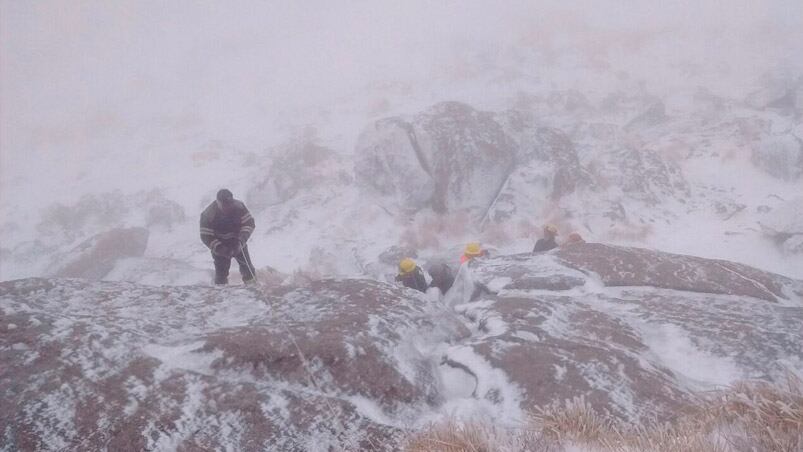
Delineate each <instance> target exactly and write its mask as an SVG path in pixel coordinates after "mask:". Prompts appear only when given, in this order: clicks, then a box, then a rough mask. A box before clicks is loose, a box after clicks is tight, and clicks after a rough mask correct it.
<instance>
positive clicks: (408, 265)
mask: <svg viewBox="0 0 803 452" xmlns="http://www.w3.org/2000/svg"><path fill="white" fill-rule="evenodd" d="M396 282H400V283H402V284H403V285H404V287H409V288H410V289H415V290H417V291H419V292H426V291H427V279H426V278H425V277H424V272H423V271H421V268H420V267H419V266H418V265H416V263H415V261H414V260H412V259H410V258H409V257H405V258H404V259H402V260H401V262H399V274H398V275H396Z"/></svg>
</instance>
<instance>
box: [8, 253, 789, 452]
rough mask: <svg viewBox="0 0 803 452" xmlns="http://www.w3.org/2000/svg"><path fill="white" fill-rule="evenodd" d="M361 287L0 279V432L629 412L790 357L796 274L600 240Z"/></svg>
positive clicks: (373, 428)
mask: <svg viewBox="0 0 803 452" xmlns="http://www.w3.org/2000/svg"><path fill="white" fill-rule="evenodd" d="M428 295H429V294H427V295H424V294H420V293H418V292H416V291H413V290H409V289H405V288H401V287H397V286H393V285H389V284H385V283H381V282H377V281H372V280H368V279H324V280H308V281H306V282H303V283H299V282H296V283H288V284H287V285H277V286H275V287H273V288H267V287H227V288H217V287H201V286H184V287H153V286H142V285H137V284H130V283H121V282H90V281H86V280H83V281H82V280H75V279H69V280H59V279H50V280H48V279H27V280H17V281H10V282H3V283H0V362H3V363H4V367H3V369H2V371H0V402H2V406H4V407H12V409H6V410H0V424H2V425H4V426H10V427H6V428H5V429H4V430H0V444H3V445H10V448H11V449H13V450H17V449H19V450H33V449H48V448H52V449H81V450H96V449H103V448H108V449H110V450H111V449H114V450H119V449H132V448H133V449H137V450H139V449H149V450H154V449H159V450H161V449H168V448H170V449H177V450H196V449H197V450H217V449H233V450H251V449H254V450H261V449H277V450H310V449H318V450H326V449H329V448H330V447H331V448H335V449H346V450H365V449H371V450H398V449H399V448H400V447H401V444H402V443H401V441H402V439H403V437H404V434H405V432H406V431H409V429H411V428H417V427H421V426H423V425H425V424H426V423H427V422H429V421H437V420H440V419H442V418H443V417H444V416H450V417H451V416H457V417H465V418H468V419H473V418H476V416H490V417H492V418H493V419H495V420H496V421H498V422H500V423H501V424H505V425H508V424H509V425H512V426H517V425H520V423H521V422H523V421H524V419H525V416H526V410H532V409H534V408H535V407H537V406H544V405H549V404H552V403H562V402H563V401H564V400H566V399H573V398H575V397H584V398H585V400H586V401H587V402H588V403H589V404H590V405H591V406H592V407H593V408H594V409H596V410H597V411H600V412H603V411H607V412H610V413H611V414H613V415H615V416H617V417H620V418H622V419H627V420H632V421H634V422H639V421H642V420H652V419H656V418H657V419H669V418H672V417H674V416H676V415H677V414H678V413H680V412H682V411H683V410H684V409H686V408H687V407H688V406H689V404H693V403H695V397H696V395H695V393H696V392H697V391H700V390H705V389H710V388H712V387H717V386H721V385H726V384H730V383H732V382H734V381H736V380H739V379H743V378H758V379H764V380H770V381H774V380H776V379H779V378H783V376H784V375H786V374H785V372H786V371H787V370H788V369H789V367H791V368H792V369H791V370H793V371H795V372H800V371H803V368H801V367H800V363H801V362H803V351H801V349H800V331H801V330H803V282H801V281H795V280H791V279H789V278H784V277H781V276H778V275H774V274H771V273H766V272H762V271H759V270H757V269H753V268H750V267H747V266H744V265H738V264H734V263H730V262H725V261H716V260H708V259H701V258H695V257H690V256H681V255H673V254H668V253H661V252H657V251H651V250H644V249H635V248H622V247H613V246H607V245H601V244H593V243H588V244H582V243H581V244H573V245H568V246H563V247H561V248H558V249H556V250H553V251H550V252H548V253H541V254H530V253H526V254H518V255H512V256H498V257H494V258H478V259H475V260H473V261H471V262H470V263H469V264H465V265H463V266H462V267H461V268H460V270H459V272H458V275H457V278H456V280H455V284H454V286H453V287H452V289H451V290H450V291H449V292H448V293H447V295H446V297H445V298H444V299H443V300H442V301H434V300H433V299H431V298H430V297H429V296H428Z"/></svg>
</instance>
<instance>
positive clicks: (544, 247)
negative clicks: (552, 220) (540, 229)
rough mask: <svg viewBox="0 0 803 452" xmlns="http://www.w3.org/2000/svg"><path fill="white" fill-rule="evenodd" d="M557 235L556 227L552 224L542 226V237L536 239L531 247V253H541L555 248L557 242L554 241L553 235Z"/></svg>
mask: <svg viewBox="0 0 803 452" xmlns="http://www.w3.org/2000/svg"><path fill="white" fill-rule="evenodd" d="M557 235H558V228H556V227H555V226H554V225H551V224H548V225H546V226H544V237H543V238H540V239H538V241H537V242H535V246H534V247H533V253H542V252H544V251H549V250H551V249H553V248H557V246H558V244H557V243H556V242H555V237H556V236H557Z"/></svg>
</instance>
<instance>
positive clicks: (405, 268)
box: [399, 257, 416, 273]
mask: <svg viewBox="0 0 803 452" xmlns="http://www.w3.org/2000/svg"><path fill="white" fill-rule="evenodd" d="M415 268H416V265H415V261H414V260H412V259H410V258H409V257H405V258H404V259H402V260H401V262H399V272H401V273H410V272H411V271H413V270H415Z"/></svg>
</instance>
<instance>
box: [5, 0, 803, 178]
mask: <svg viewBox="0 0 803 452" xmlns="http://www.w3.org/2000/svg"><path fill="white" fill-rule="evenodd" d="M2 5H3V6H2V39H0V41H1V42H2V44H0V45H1V46H2V47H0V52H2V54H1V56H2V62H3V63H2V78H1V79H0V81H1V82H2V93H1V94H2V97H0V99H1V100H2V122H1V123H0V127H2V143H1V146H2V158H3V180H4V181H6V182H8V181H10V180H12V179H13V176H14V175H15V174H18V173H19V172H20V171H25V170H26V169H28V168H29V167H28V166H27V165H31V164H32V163H31V162H30V160H31V159H39V158H41V159H47V158H49V157H51V156H53V155H54V154H57V155H64V154H69V155H71V156H81V155H84V154H86V153H87V151H86V149H87V148H92V147H93V146H94V145H98V143H99V142H104V141H107V140H108V141H111V142H114V143H115V144H116V145H120V146H126V145H127V144H126V142H128V141H130V140H131V135H132V134H134V135H136V134H137V133H139V131H140V130H142V129H146V130H147V129H152V128H153V127H155V126H158V130H156V131H150V130H149V132H147V133H153V136H152V137H151V139H152V140H155V141H157V142H158V141H170V140H172V139H173V138H174V137H175V136H176V135H178V134H180V133H182V132H183V131H184V130H186V129H187V128H191V129H193V130H203V131H204V132H206V133H209V134H210V135H214V136H216V137H218V138H221V139H224V140H228V141H234V142H236V143H247V144H249V145H252V146H254V145H257V146H259V145H265V144H269V143H271V142H276V141H278V140H280V139H281V138H280V136H279V135H280V132H278V131H277V129H279V128H280V127H291V126H300V125H304V124H305V123H307V122H309V121H310V116H311V115H313V114H314V113H315V112H314V110H315V109H318V110H321V109H327V108H331V106H332V105H333V104H334V103H336V102H338V101H339V100H343V99H349V98H353V97H356V96H360V95H361V93H362V92H364V91H365V90H367V89H369V88H372V87H373V88H374V90H376V89H377V87H379V91H380V92H381V87H382V86H385V87H398V86H400V85H403V84H409V85H411V86H416V87H426V86H434V87H435V88H437V87H438V86H439V84H438V82H441V83H446V82H451V83H458V82H461V81H464V80H465V79H470V78H472V76H473V75H477V73H478V72H479V71H490V70H493V69H499V70H503V69H504V68H505V66H506V65H507V64H508V63H509V61H511V59H519V60H522V59H523V60H525V61H527V66H526V68H527V70H528V73H527V74H526V76H527V77H529V78H538V79H541V80H542V83H552V84H555V85H556V86H563V87H565V86H572V85H573V84H580V83H582V84H592V83H594V80H604V79H605V76H606V75H607V74H616V73H617V71H625V72H627V73H628V74H630V76H631V77H632V78H634V79H637V80H639V81H643V82H644V83H645V84H646V85H647V86H648V87H649V88H650V89H652V90H654V91H656V92H657V93H660V94H670V92H668V91H666V90H673V89H677V88H678V87H679V86H683V85H684V83H685V82H686V80H684V69H683V68H682V67H683V66H685V68H686V69H685V71H686V73H688V71H702V72H707V73H710V74H711V76H712V77H711V78H712V80H711V82H710V86H709V88H711V89H712V90H713V91H714V92H717V91H721V90H733V89H739V88H743V87H744V86H745V85H746V84H749V83H751V82H755V81H756V80H757V78H759V77H761V76H762V75H764V74H765V73H766V72H767V71H769V70H773V69H774V70H777V69H780V70H783V71H788V72H789V73H792V72H793V69H796V68H795V67H794V65H799V64H800V58H799V55H801V54H803V6H801V4H800V2H796V1H793V0H792V1H773V2H750V1H736V2H730V1H728V2H712V1H705V2H697V1H684V2H671V3H669V4H666V2H660V3H659V2H641V3H639V4H635V5H634V4H626V3H622V2H591V1H588V2H577V3H575V4H574V5H573V6H572V7H566V6H560V2H526V1H525V2H505V4H504V5H503V6H500V5H499V4H498V3H497V2H481V1H477V2H436V3H433V2H403V3H402V4H398V3H396V2H340V3H332V2H302V3H299V2H276V1H272V2H236V3H234V4H230V3H227V2H202V3H198V2H182V1H178V2H170V3H169V4H165V3H163V2H114V3H113V4H109V3H108V2H100V1H98V2H92V1H80V2H68V3H65V2H36V3H29V2H12V1H4V2H3V3H2ZM477 60H479V62H478V61H477ZM572 60H573V61H574V63H573V65H574V68H573V69H574V70H573V71H566V70H561V71H553V70H550V68H554V67H555V66H556V65H558V64H559V63H560V62H562V61H572ZM603 60H604V63H603V62H602V61H603ZM476 66H480V67H479V68H478V67H476ZM601 66H602V67H601ZM515 84H516V82H513V83H511V87H510V88H511V91H513V89H514V88H513V85H515ZM444 94H446V93H444ZM432 97H434V98H436V99H435V100H445V99H437V98H438V97H439V96H438V93H437V92H435V93H433V94H432ZM390 109H391V110H392V106H391V107H390ZM21 156H25V157H24V158H23V157H21ZM20 160H21V161H20ZM71 160H72V161H74V162H75V163H76V164H79V165H82V164H91V161H84V160H82V159H81V158H79V159H77V160H73V159H71ZM18 165H22V166H18ZM5 189H6V190H9V189H11V190H13V186H8V185H7V184H6V186H5Z"/></svg>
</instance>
